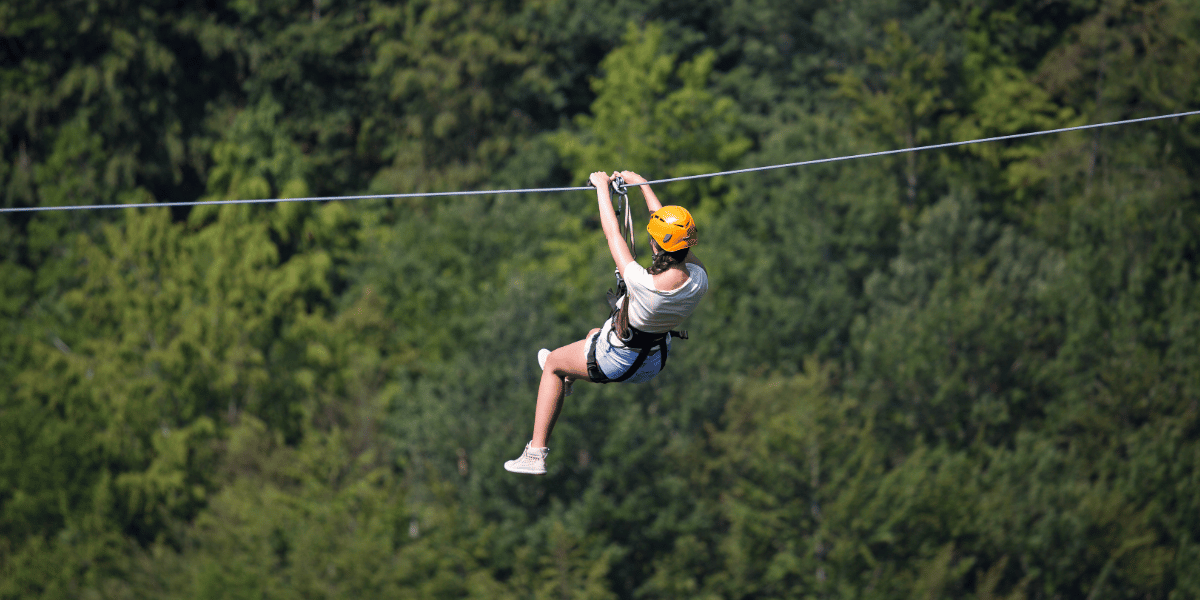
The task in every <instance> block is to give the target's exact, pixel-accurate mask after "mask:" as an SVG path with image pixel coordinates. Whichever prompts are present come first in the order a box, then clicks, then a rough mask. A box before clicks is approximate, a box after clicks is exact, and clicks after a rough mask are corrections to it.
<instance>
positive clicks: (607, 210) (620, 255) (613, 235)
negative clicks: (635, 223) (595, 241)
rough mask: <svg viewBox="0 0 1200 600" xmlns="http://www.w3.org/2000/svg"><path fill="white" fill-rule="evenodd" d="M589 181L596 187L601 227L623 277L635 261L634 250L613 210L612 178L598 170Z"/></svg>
mask: <svg viewBox="0 0 1200 600" xmlns="http://www.w3.org/2000/svg"><path fill="white" fill-rule="evenodd" d="M589 181H590V182H591V184H592V185H593V186H595V187H596V201H597V202H599V204H600V228H601V229H603V230H604V238H605V239H607V240H608V251H609V252H610V253H611V254H612V258H613V262H614V263H616V265H617V269H618V270H619V271H621V277H624V276H625V267H627V266H629V263H631V262H633V252H630V250H629V245H628V244H626V243H625V237H624V236H622V235H621V225H620V224H619V223H617V213H616V211H614V210H613V205H612V195H611V193H610V192H609V191H608V183H609V182H610V181H612V178H611V177H609V176H608V174H607V173H605V172H604V171H596V172H595V173H592V176H591V178H590V179H589Z"/></svg>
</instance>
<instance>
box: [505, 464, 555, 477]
mask: <svg viewBox="0 0 1200 600" xmlns="http://www.w3.org/2000/svg"><path fill="white" fill-rule="evenodd" d="M504 470H505V471H508V472H509V473H522V474H524V475H545V474H546V469H544V468H543V469H542V470H540V471H535V470H533V469H522V468H520V467H510V466H508V464H507V463H506V464H505V465H504Z"/></svg>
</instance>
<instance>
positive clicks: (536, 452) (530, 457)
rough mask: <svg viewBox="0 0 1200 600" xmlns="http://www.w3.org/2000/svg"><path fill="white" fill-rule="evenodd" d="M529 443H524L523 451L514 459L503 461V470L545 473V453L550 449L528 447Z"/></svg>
mask: <svg viewBox="0 0 1200 600" xmlns="http://www.w3.org/2000/svg"><path fill="white" fill-rule="evenodd" d="M532 443H533V442H532V441H531V442H529V444H532ZM529 444H525V451H524V452H522V453H521V456H519V457H517V459H516V460H510V461H507V462H505V463H504V470H505V471H508V472H510V473H528V474H530V475H545V474H546V455H547V454H549V453H550V449H549V448H530V447H529Z"/></svg>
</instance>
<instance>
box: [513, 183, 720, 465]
mask: <svg viewBox="0 0 1200 600" xmlns="http://www.w3.org/2000/svg"><path fill="white" fill-rule="evenodd" d="M614 181H618V182H621V183H620V184H619V187H620V189H619V190H618V191H620V192H621V193H622V194H623V192H624V183H629V184H634V185H637V186H638V187H639V189H641V191H642V195H643V196H644V197H645V199H646V208H647V209H648V210H649V211H650V213H651V214H650V222H649V223H648V224H647V225H646V231H647V232H649V234H650V250H651V251H652V252H653V253H654V259H653V262H652V263H651V265H650V268H649V269H646V268H643V267H642V266H641V265H639V264H638V263H637V261H636V260H635V255H634V251H633V249H632V248H631V247H630V245H631V243H632V225H631V221H629V220H627V221H626V223H627V226H628V227H629V228H630V234H631V235H630V241H629V242H627V241H626V239H625V236H623V235H622V232H621V225H620V224H619V222H618V220H617V214H616V210H615V209H614V208H613V202H612V190H611V186H612V184H613V182H614ZM590 183H591V184H592V185H593V186H595V188H596V200H597V202H598V203H599V205H600V225H601V227H602V229H603V230H604V237H605V238H606V239H607V240H608V250H609V252H610V253H611V254H612V258H613V262H614V263H616V267H617V273H618V276H619V282H620V283H619V285H618V286H617V293H618V297H616V298H615V300H616V301H615V302H613V303H612V305H613V311H612V313H611V314H610V315H609V317H608V319H607V320H606V321H605V322H604V325H603V326H601V327H600V328H597V329H593V330H591V331H590V332H588V334H587V336H585V337H584V338H583V339H582V340H579V341H577V342H574V343H571V344H567V345H566V346H563V347H561V348H558V349H557V350H555V351H553V352H550V351H548V350H546V349H544V348H543V349H542V350H541V351H540V352H538V362H539V363H541V365H542V379H541V383H540V384H539V385H538V395H537V409H536V412H535V414H534V420H533V439H531V440H530V441H529V443H528V444H526V445H525V450H524V452H522V453H521V456H520V457H518V458H517V459H515V460H510V461H507V462H505V463H504V468H505V469H506V470H508V471H511V472H513V473H528V474H531V475H544V474H545V473H546V456H547V454H549V451H550V449H549V448H547V447H546V442H547V441H548V440H549V439H550V433H551V432H552V431H553V430H554V423H555V422H556V421H557V420H558V413H559V411H560V410H561V409H562V403H563V396H564V395H565V394H566V393H567V390H568V389H569V386H570V385H571V382H573V381H574V380H577V379H578V380H583V381H590V382H593V383H619V382H628V383H643V382H646V381H650V380H651V379H653V378H654V377H655V376H656V375H658V374H659V373H660V372H661V371H662V369H663V367H665V366H666V362H667V358H668V357H669V355H670V352H671V337H672V336H676V337H681V338H686V334H679V333H676V332H675V331H673V330H674V329H676V328H678V327H679V326H680V325H681V324H682V323H683V321H684V320H685V319H687V318H688V316H690V315H691V314H692V312H693V311H695V310H696V306H697V305H698V304H699V303H700V299H701V298H702V297H704V294H705V293H706V292H707V291H708V272H707V271H706V270H705V268H704V265H703V264H702V263H701V262H700V261H699V260H698V259H697V258H696V256H695V254H694V253H692V252H691V247H692V246H695V245H696V223H695V221H694V220H693V219H692V215H691V213H689V212H688V211H687V209H685V208H683V207H680V206H666V207H664V206H663V205H662V203H660V202H659V201H658V197H657V196H655V195H654V191H653V190H651V189H650V186H649V184H647V183H646V179H645V178H644V177H642V176H641V175H638V174H637V173H634V172H632V171H622V172H620V173H613V174H612V175H608V174H606V173H605V172H603V171H597V172H595V173H592V176H591V178H590ZM625 210H626V216H627V219H628V214H629V210H628V203H626V209H625Z"/></svg>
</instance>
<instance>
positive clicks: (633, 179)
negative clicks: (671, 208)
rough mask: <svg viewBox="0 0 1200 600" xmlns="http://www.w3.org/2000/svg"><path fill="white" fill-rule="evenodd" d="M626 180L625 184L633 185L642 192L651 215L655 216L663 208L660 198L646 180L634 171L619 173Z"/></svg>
mask: <svg viewBox="0 0 1200 600" xmlns="http://www.w3.org/2000/svg"><path fill="white" fill-rule="evenodd" d="M617 174H618V175H620V176H621V178H622V179H624V180H625V184H626V185H628V184H633V185H636V186H638V189H640V190H642V196H644V197H645V198H646V208H648V209H650V214H654V213H655V212H656V211H657V210H658V209H660V208H662V202H659V201H658V196H655V195H654V190H652V189H650V185H649V184H647V183H646V178H645V177H642V176H641V175H638V174H637V173H634V172H633V171H621V172H620V173H617Z"/></svg>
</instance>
